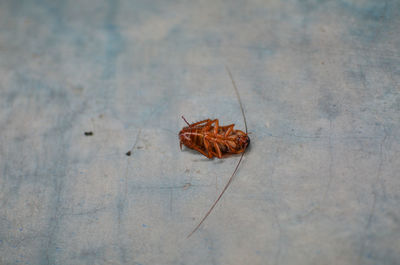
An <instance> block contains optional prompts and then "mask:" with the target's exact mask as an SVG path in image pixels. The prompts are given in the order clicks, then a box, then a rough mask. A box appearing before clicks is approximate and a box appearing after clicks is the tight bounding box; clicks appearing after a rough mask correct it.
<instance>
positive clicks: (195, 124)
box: [189, 119, 211, 127]
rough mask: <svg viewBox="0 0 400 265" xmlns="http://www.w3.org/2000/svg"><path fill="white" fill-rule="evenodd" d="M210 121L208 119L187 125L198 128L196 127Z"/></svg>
mask: <svg viewBox="0 0 400 265" xmlns="http://www.w3.org/2000/svg"><path fill="white" fill-rule="evenodd" d="M210 121H211V120H210V119H207V120H203V121H199V122H196V123H193V124H189V127H193V126H198V125H200V124H202V123H206V124H207V123H209V122H210Z"/></svg>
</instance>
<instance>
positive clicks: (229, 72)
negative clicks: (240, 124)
mask: <svg viewBox="0 0 400 265" xmlns="http://www.w3.org/2000/svg"><path fill="white" fill-rule="evenodd" d="M225 68H226V71H227V72H228V74H229V77H230V78H231V81H232V85H233V88H234V89H235V93H236V96H237V98H238V101H239V105H240V110H241V111H242V115H243V121H244V127H245V128H246V134H247V133H248V132H247V122H246V115H244V110H243V105H242V101H241V100H240V95H239V91H238V89H237V87H236V83H235V80H233V77H232V73H231V71H230V70H229V67H228V66H226V65H225Z"/></svg>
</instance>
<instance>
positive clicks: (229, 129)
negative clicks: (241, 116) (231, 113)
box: [225, 124, 235, 137]
mask: <svg viewBox="0 0 400 265" xmlns="http://www.w3.org/2000/svg"><path fill="white" fill-rule="evenodd" d="M233 126H235V124H231V125H229V126H226V127H228V130H227V131H226V133H225V137H227V136H228V135H229V134H230V133H231V132H232V131H233Z"/></svg>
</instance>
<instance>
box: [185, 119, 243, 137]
mask: <svg viewBox="0 0 400 265" xmlns="http://www.w3.org/2000/svg"><path fill="white" fill-rule="evenodd" d="M182 119H183V120H184V121H185V122H186V124H187V125H188V126H190V124H189V123H188V121H187V120H186V119H185V117H183V116H182ZM246 133H247V132H246Z"/></svg>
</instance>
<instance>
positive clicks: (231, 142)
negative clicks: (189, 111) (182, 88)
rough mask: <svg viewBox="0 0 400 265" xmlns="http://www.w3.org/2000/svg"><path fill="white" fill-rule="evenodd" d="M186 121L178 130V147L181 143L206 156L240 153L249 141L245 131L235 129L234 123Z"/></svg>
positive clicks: (221, 156)
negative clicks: (224, 124)
mask: <svg viewBox="0 0 400 265" xmlns="http://www.w3.org/2000/svg"><path fill="white" fill-rule="evenodd" d="M182 119H183V120H184V121H185V122H186V123H187V125H188V126H187V127H184V128H183V129H182V130H181V131H180V132H179V139H180V147H181V149H182V144H183V145H185V146H187V147H188V148H191V149H194V150H196V151H198V152H200V153H202V154H203V155H205V156H206V157H208V158H210V159H211V158H213V157H214V156H216V157H218V158H223V157H225V156H226V155H229V154H240V153H243V152H244V151H245V150H246V147H247V146H248V145H249V143H250V138H249V137H248V135H247V133H244V132H242V131H241V130H235V129H233V127H234V126H235V125H234V124H230V125H227V126H219V121H218V119H215V120H210V119H207V120H204V121H199V122H196V123H193V124H189V123H188V122H187V121H186V119H185V118H184V117H183V116H182Z"/></svg>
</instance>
